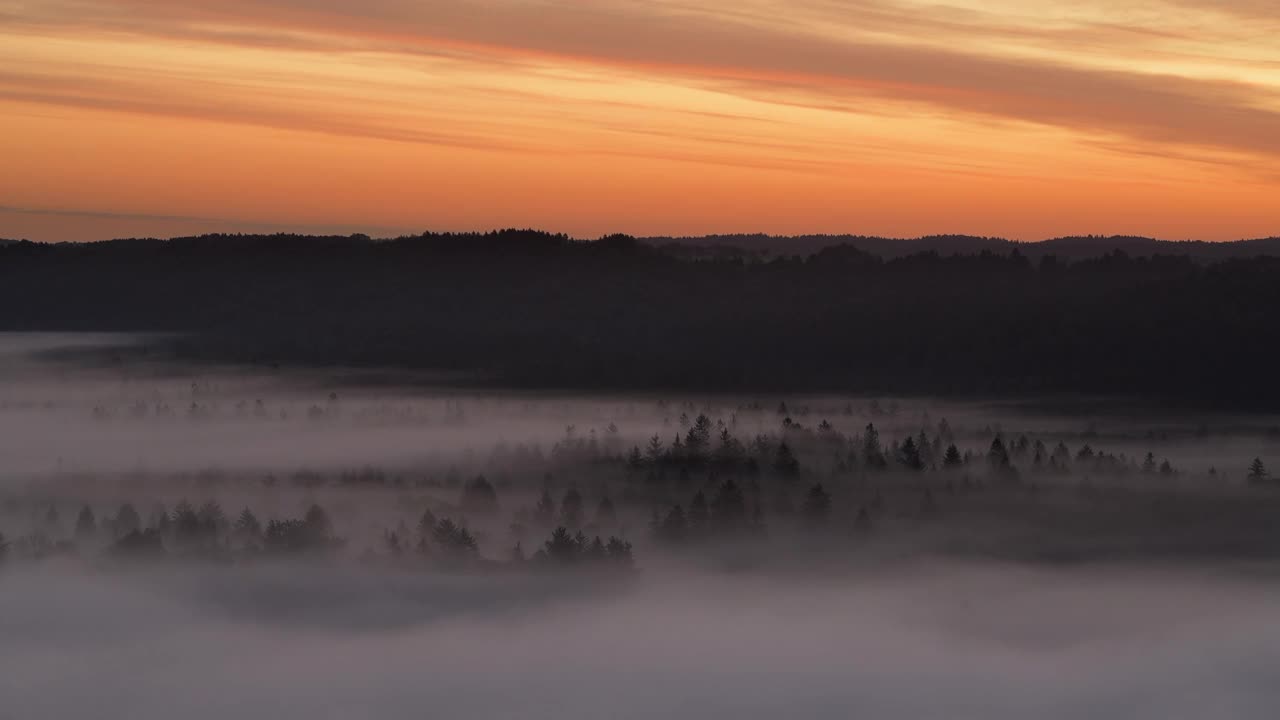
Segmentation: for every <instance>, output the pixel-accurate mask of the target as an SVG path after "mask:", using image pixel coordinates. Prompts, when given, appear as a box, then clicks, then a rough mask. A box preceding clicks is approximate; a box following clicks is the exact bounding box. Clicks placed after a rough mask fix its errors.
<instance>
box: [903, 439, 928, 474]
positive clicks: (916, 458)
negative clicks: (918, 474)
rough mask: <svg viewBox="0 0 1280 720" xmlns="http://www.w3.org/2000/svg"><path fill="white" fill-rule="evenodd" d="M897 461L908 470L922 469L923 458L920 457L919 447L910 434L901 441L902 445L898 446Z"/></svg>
mask: <svg viewBox="0 0 1280 720" xmlns="http://www.w3.org/2000/svg"><path fill="white" fill-rule="evenodd" d="M898 462H900V463H902V465H903V466H904V467H906V468H907V469H908V470H923V469H924V460H923V459H922V458H921V457H920V448H919V446H917V445H916V441H915V440H914V439H912V437H911V436H910V435H908V436H907V439H906V440H903V441H902V445H901V446H900V447H899V448H898Z"/></svg>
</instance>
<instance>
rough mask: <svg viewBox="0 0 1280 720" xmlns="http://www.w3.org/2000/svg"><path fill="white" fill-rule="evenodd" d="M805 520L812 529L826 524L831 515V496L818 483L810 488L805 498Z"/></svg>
mask: <svg viewBox="0 0 1280 720" xmlns="http://www.w3.org/2000/svg"><path fill="white" fill-rule="evenodd" d="M803 512H804V518H805V522H806V523H807V524H808V525H809V526H810V527H817V526H819V525H822V524H824V523H826V521H827V518H828V517H830V515H831V495H829V494H828V493H827V491H826V490H825V489H824V488H823V487H822V483H818V484H817V485H814V486H813V487H811V488H809V492H808V493H806V494H805V497H804V509H803Z"/></svg>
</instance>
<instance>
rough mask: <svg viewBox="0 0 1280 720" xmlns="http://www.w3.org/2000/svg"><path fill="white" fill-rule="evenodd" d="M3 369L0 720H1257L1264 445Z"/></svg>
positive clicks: (142, 363) (18, 345)
mask: <svg viewBox="0 0 1280 720" xmlns="http://www.w3.org/2000/svg"><path fill="white" fill-rule="evenodd" d="M134 342H136V339H134V338H126V337H115V336H108V335H96V336H91V335H9V336H3V337H2V338H0V533H2V534H3V536H2V539H0V563H2V564H0V718H5V719H7V718H15V719H22V720H26V719H28V718H68V717H83V716H88V715H93V716H97V717H113V718H114V717H120V718H142V717H147V718H149V717H185V718H224V717H230V716H236V715H237V714H243V713H245V712H248V711H249V710H250V709H251V710H252V711H251V712H248V714H249V715H250V716H260V715H264V714H266V713H267V712H268V711H269V712H270V714H271V715H272V716H275V717H281V718H353V717H379V718H385V717H405V718H409V717H414V718H419V717H445V716H454V717H484V718H541V717H547V718H551V717H555V718H579V717H581V718H586V717H592V718H608V717H635V718H650V717H688V718H744V717H760V718H765V717H769V718H774V717H797V718H799V717H804V718H826V717H830V718H849V717H868V718H981V719H990V718H1086V717H1087V718H1132V717H1150V718H1208V717H1223V718H1227V717H1231V718H1243V717H1259V718H1261V717H1272V716H1273V714H1274V712H1275V710H1276V708H1278V707H1280V689H1277V688H1280V683H1278V682H1277V681H1280V622H1278V621H1280V573H1277V570H1278V569H1280V562H1278V561H1280V483H1277V482H1275V481H1274V479H1273V475H1272V470H1271V469H1272V468H1274V469H1275V470H1276V471H1280V418H1277V417H1273V416H1265V415H1258V414H1248V415H1244V414H1240V415H1228V414H1221V413H1193V412H1188V411H1183V410H1180V409H1177V408H1173V407H1166V408H1160V407H1151V406H1148V405H1142V404H1138V403H1132V404H1130V403H1125V402H1124V401H1122V400H1117V399H1115V398H1109V399H1106V400H1096V401H1095V400H1091V399H1089V398H1079V397H1076V398H1064V397H1053V398H1045V397H1028V398H1020V399H1009V398H1007V397H1006V398H1001V399H1000V400H999V401H996V400H983V399H976V398H975V399H971V400H967V401H961V400H956V399H950V400H933V399H929V398H906V397H899V398H889V397H880V398H872V397H855V396H802V395H796V396H780V395H771V394H770V395H760V396H747V395H732V396H730V395H705V396H695V395H692V394H687V393H685V394H672V395H666V396H664V395H661V394H643V395H642V394H614V395H605V394H568V393H555V392H531V391H514V390H501V389H495V388H484V389H477V388H474V387H473V388H463V387H455V386H448V385H443V384H440V383H439V382H432V381H431V379H430V378H424V377H420V376H410V375H396V374H392V373H389V372H387V373H383V372H374V371H368V370H364V371H361V372H360V373H358V374H357V373H342V372H335V371H328V372H323V373H322V372H319V371H311V372H304V371H285V370H271V369H263V368H256V369H245V368H235V367H213V366H208V365H205V366H190V365H188V366H181V365H174V364H169V363H163V362H159V361H154V362H153V361H148V360H147V359H146V356H145V355H140V354H138V353H136V352H127V353H119V352H117V351H116V348H117V347H123V346H127V345H130V344H132V343H134Z"/></svg>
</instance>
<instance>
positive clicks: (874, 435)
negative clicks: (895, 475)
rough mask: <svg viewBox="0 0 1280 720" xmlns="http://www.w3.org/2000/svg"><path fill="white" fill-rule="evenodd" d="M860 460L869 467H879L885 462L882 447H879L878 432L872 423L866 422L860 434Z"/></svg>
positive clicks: (884, 464)
mask: <svg viewBox="0 0 1280 720" xmlns="http://www.w3.org/2000/svg"><path fill="white" fill-rule="evenodd" d="M862 462H863V463H864V464H865V465H866V466H867V467H869V468H872V469H877V470H878V469H881V468H884V467H885V466H886V465H887V464H888V463H886V462H885V458H884V449H883V448H881V447H880V432H879V431H878V430H876V426H875V424H874V423H867V427H866V430H865V431H864V432H863V435H862Z"/></svg>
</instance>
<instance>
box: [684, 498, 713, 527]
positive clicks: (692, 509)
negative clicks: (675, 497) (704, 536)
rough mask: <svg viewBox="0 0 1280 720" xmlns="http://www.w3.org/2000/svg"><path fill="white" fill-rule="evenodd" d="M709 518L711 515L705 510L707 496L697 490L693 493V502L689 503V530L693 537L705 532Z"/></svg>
mask: <svg viewBox="0 0 1280 720" xmlns="http://www.w3.org/2000/svg"><path fill="white" fill-rule="evenodd" d="M710 517H711V513H710V511H709V510H708V509H707V496H706V495H704V494H703V493H702V491H701V490H699V491H698V492H696V493H694V495H693V500H691V501H690V502H689V517H688V519H689V530H690V531H691V532H692V533H693V534H694V535H697V534H699V533H703V532H705V531H706V530H707V523H708V521H709V519H710Z"/></svg>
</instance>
